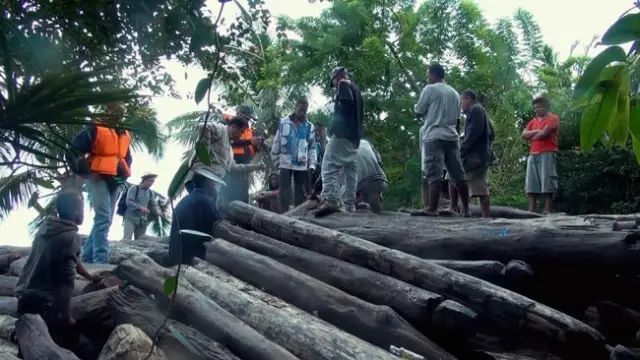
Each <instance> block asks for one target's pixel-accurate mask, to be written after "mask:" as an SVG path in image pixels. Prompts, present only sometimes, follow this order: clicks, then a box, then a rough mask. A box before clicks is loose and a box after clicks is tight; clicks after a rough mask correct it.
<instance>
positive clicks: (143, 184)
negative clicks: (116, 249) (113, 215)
mask: <svg viewBox="0 0 640 360" xmlns="http://www.w3.org/2000/svg"><path fill="white" fill-rule="evenodd" d="M157 177H158V175H156V174H146V175H144V176H143V177H142V180H141V181H140V184H139V185H134V186H131V187H130V188H129V189H128V190H127V192H126V194H124V195H123V196H122V197H121V198H120V202H119V203H118V215H121V216H122V217H123V218H124V236H123V238H122V240H131V237H133V238H134V239H136V240H137V239H140V238H142V237H144V235H145V234H146V233H147V226H148V225H149V214H151V213H153V214H156V215H157V214H158V212H159V211H158V202H157V201H156V198H155V196H154V194H153V191H152V190H151V186H152V185H153V183H154V182H155V181H156V178H157Z"/></svg>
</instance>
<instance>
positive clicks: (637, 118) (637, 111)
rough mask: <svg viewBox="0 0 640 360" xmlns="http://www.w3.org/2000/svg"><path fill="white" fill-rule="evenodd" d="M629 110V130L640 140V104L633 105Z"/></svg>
mask: <svg viewBox="0 0 640 360" xmlns="http://www.w3.org/2000/svg"><path fill="white" fill-rule="evenodd" d="M629 112H630V116H629V132H631V136H633V138H634V139H637V140H638V141H640V106H633V107H631V110H630V111H629Z"/></svg>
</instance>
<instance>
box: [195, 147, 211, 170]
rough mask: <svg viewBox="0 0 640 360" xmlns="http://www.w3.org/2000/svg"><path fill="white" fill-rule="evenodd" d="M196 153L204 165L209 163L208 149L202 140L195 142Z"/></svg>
mask: <svg viewBox="0 0 640 360" xmlns="http://www.w3.org/2000/svg"><path fill="white" fill-rule="evenodd" d="M196 154H197V155H198V160H199V161H200V162H201V163H203V164H204V165H207V166H209V165H211V156H210V155H209V150H208V149H207V146H206V145H205V144H204V142H202V141H200V142H198V143H197V144H196Z"/></svg>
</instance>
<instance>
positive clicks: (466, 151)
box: [460, 90, 491, 217]
mask: <svg viewBox="0 0 640 360" xmlns="http://www.w3.org/2000/svg"><path fill="white" fill-rule="evenodd" d="M462 110H463V111H464V113H465V115H466V116H467V122H466V124H465V127H464V140H463V141H462V144H461V145H460V154H461V157H462V166H463V167H464V171H465V174H466V176H467V184H468V186H469V196H470V197H477V198H479V200H480V208H481V210H482V217H490V203H491V200H490V198H489V186H488V185H487V172H488V169H489V165H490V164H489V159H490V154H491V148H490V146H491V131H490V126H489V117H488V116H487V112H486V111H485V109H484V108H483V107H482V105H480V104H479V103H478V97H477V95H476V93H475V92H473V91H471V90H466V91H465V92H464V93H462Z"/></svg>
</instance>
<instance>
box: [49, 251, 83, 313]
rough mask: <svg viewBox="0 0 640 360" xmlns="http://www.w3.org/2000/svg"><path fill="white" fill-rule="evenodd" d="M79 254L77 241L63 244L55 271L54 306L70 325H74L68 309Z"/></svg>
mask: <svg viewBox="0 0 640 360" xmlns="http://www.w3.org/2000/svg"><path fill="white" fill-rule="evenodd" d="M79 253H80V247H79V242H78V240H77V239H70V240H69V241H68V243H63V245H62V249H60V253H59V254H60V255H59V256H60V257H59V262H58V264H59V265H58V266H57V267H56V269H55V270H54V271H55V276H54V279H55V287H54V288H55V289H56V290H55V299H54V301H55V304H56V306H57V308H58V310H59V311H60V315H61V316H62V318H63V319H67V320H68V322H69V323H70V324H73V323H74V320H73V319H72V318H71V315H70V312H69V308H70V303H71V294H72V292H73V287H74V284H75V276H76V268H77V265H78V263H79V262H78V256H79Z"/></svg>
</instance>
